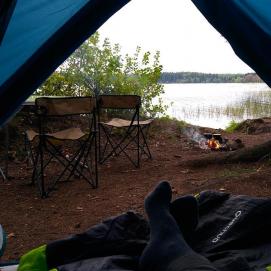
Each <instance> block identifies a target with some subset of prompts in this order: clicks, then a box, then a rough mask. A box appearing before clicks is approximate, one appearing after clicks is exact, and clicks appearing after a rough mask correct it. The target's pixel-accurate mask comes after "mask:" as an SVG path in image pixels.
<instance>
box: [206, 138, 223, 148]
mask: <svg viewBox="0 0 271 271" xmlns="http://www.w3.org/2000/svg"><path fill="white" fill-rule="evenodd" d="M207 145H208V147H209V148H210V149H212V150H218V149H220V147H221V145H220V143H219V141H218V140H215V139H214V138H211V139H209V140H208V141H207Z"/></svg>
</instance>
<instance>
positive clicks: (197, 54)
mask: <svg viewBox="0 0 271 271" xmlns="http://www.w3.org/2000/svg"><path fill="white" fill-rule="evenodd" d="M98 31H99V33H100V34H101V39H102V40H103V39H104V38H105V37H107V38H109V40H110V41H111V42H112V43H119V44H120V45H121V48H122V53H123V54H125V53H129V54H133V53H134V52H135V49H136V46H137V45H139V46H141V47H142V49H143V50H144V51H150V52H155V51H156V50H159V51H160V53H161V57H160V63H161V64H162V65H163V71H168V72H177V71H190V72H205V73H247V72H253V70H252V69H251V68H250V67H248V66H247V65H246V64H245V63H244V62H243V61H241V60H240V59H239V58H238V57H237V56H236V55H235V53H234V52H233V50H232V48H231V46H230V45H229V43H228V42H227V41H226V40H225V38H224V37H222V36H221V34H220V33H218V32H217V31H216V30H215V29H214V28H213V27H212V26H211V24H209V22H208V21H207V20H206V19H205V17H204V16H203V15H202V14H201V13H200V12H199V10H198V9H197V8H196V7H195V6H194V4H193V3H192V1H191V0H168V1H165V0H132V1H131V2H130V3H128V4H127V5H126V6H124V7H123V8H122V9H121V10H120V11H118V12H117V13H116V14H114V15H113V16H112V17H111V18H110V19H109V20H108V21H107V22H106V23H105V24H104V25H103V26H102V27H101V28H100V29H99V30H98Z"/></svg>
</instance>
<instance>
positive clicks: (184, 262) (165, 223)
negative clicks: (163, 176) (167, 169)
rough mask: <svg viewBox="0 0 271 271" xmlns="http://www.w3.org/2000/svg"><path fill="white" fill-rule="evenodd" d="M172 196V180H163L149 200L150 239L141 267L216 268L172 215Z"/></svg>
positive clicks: (158, 269)
mask: <svg viewBox="0 0 271 271" xmlns="http://www.w3.org/2000/svg"><path fill="white" fill-rule="evenodd" d="M171 195H172V193H171V188H170V185H169V183H167V182H161V183H160V184H159V185H158V186H157V187H156V188H155V190H154V191H153V192H152V193H150V194H149V195H148V197H147V198H146V199H145V209H146V213H147V215H148V217H149V224H150V241H149V244H148V245H147V247H146V248H145V250H144V251H143V253H142V255H141V257H140V262H139V268H140V270H142V271H152V270H153V271H167V270H168V271H169V270H172V271H181V270H206V271H207V270H215V268H213V267H212V266H211V264H210V262H209V261H208V260H207V259H205V258H203V257H202V256H200V255H199V254H197V253H195V252H194V251H193V250H192V249H191V248H190V247H189V245H188V244H187V243H186V241H185V239H184V237H183V235H182V233H181V231H180V228H179V226H178V225H177V223H176V221H175V219H174V218H173V216H172V215H171V214H170V201H171ZM190 267H191V268H190Z"/></svg>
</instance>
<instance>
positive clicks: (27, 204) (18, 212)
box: [0, 119, 271, 260]
mask: <svg viewBox="0 0 271 271" xmlns="http://www.w3.org/2000/svg"><path fill="white" fill-rule="evenodd" d="M264 121H266V122H268V123H270V119H265V120H264ZM251 123H252V124H253V122H251ZM256 123H257V125H259V122H256ZM198 129H199V131H200V132H201V133H204V132H212V133H221V134H222V136H223V137H227V138H229V139H232V140H234V139H236V138H239V139H241V140H242V142H243V143H244V145H245V146H246V147H249V146H253V145H257V144H261V143H264V142H265V141H268V140H271V133H270V131H269V128H266V129H264V128H263V124H262V123H261V132H259V129H256V128H255V127H254V128H253V127H252V128H247V127H246V128H242V129H241V131H240V132H235V133H232V134H227V133H226V132H225V131H222V130H212V129H209V128H198ZM255 131H256V132H255ZM21 136H22V135H21V133H20V132H19V133H17V134H16V133H15V139H16V137H21ZM15 141H16V140H15ZM20 144H21V143H20ZM149 145H150V149H151V152H152V155H153V159H152V160H147V161H143V162H142V164H141V167H140V168H139V169H136V168H134V167H133V165H132V164H131V163H130V162H129V161H127V160H125V159H123V158H118V159H111V160H110V161H109V162H108V163H106V164H105V165H101V166H99V175H100V176H99V188H98V189H92V188H91V187H90V186H89V184H88V183H87V182H85V181H84V180H83V179H71V181H69V182H65V183H61V184H59V186H58V190H57V191H55V192H53V193H52V194H51V195H50V197H49V198H47V199H40V198H39V195H38V192H37V188H36V187H34V186H29V185H28V184H29V182H30V179H31V172H32V170H31V169H30V168H27V166H26V163H25V161H24V159H23V158H24V154H23V153H20V158H17V157H16V155H15V158H14V160H13V161H10V164H9V173H10V175H11V176H12V178H11V179H10V180H9V181H6V182H3V181H2V179H0V202H1V216H0V223H1V224H2V225H3V227H4V229H5V230H6V232H7V235H8V245H7V250H6V253H5V256H4V257H3V260H10V259H17V258H19V257H20V255H22V254H23V253H25V252H27V251H28V250H29V249H32V248H33V247H36V246H39V245H41V244H44V243H48V242H50V241H52V240H55V239H59V238H63V237H66V236H67V235H70V234H74V233H79V232H82V231H84V230H86V229H87V228H89V227H91V226H92V225H95V224H97V223H99V222H101V221H102V220H104V219H106V218H108V217H110V216H114V215H118V214H120V213H123V212H126V211H128V210H134V211H136V212H139V213H142V214H144V208H143V203H144V197H145V196H146V194H147V193H148V192H149V191H150V190H152V188H153V187H154V186H155V185H156V184H157V183H158V182H159V181H161V180H168V181H169V182H170V183H171V185H172V187H173V193H174V197H176V196H177V195H184V194H196V193H199V192H201V191H203V190H207V189H208V190H209V189H215V190H221V191H226V192H230V193H233V194H247V195H251V196H264V197H268V196H270V191H271V177H270V176H271V166H270V163H269V159H264V160H260V161H258V162H256V163H235V164H220V165H207V166H205V167H203V168H195V167H193V168H192V167H189V166H186V164H187V163H186V162H187V161H189V160H193V159H198V158H202V159H204V158H205V157H209V156H211V155H213V154H214V152H212V151H210V150H202V149H200V148H199V145H198V144H197V143H193V142H192V141H191V140H190V139H189V138H187V136H185V135H184V134H182V133H181V129H180V127H179V125H178V123H176V122H174V121H155V122H154V123H153V125H152V130H151V134H150V138H149ZM15 146H17V147H15ZM16 148H17V149H18V148H19V147H18V145H16V144H14V142H13V145H12V149H13V152H15V153H16ZM237 151H238V150H237ZM216 155H217V153H216ZM48 174H50V172H48Z"/></svg>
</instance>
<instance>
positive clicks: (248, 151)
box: [186, 140, 271, 167]
mask: <svg viewBox="0 0 271 271" xmlns="http://www.w3.org/2000/svg"><path fill="white" fill-rule="evenodd" d="M270 154H271V140H270V141H267V142H265V143H263V144H259V145H255V146H253V147H245V148H242V149H238V150H235V151H232V152H224V153H223V152H216V153H213V154H212V155H208V156H207V155H206V156H205V157H201V158H200V159H194V160H190V161H188V162H187V163H186V165H187V166H191V167H204V166H207V165H210V164H212V165H214V164H234V163H249V162H258V161H260V160H261V159H263V158H264V157H267V156H269V155H270Z"/></svg>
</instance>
